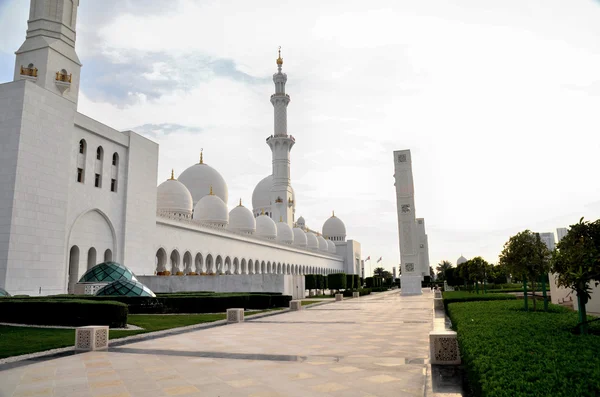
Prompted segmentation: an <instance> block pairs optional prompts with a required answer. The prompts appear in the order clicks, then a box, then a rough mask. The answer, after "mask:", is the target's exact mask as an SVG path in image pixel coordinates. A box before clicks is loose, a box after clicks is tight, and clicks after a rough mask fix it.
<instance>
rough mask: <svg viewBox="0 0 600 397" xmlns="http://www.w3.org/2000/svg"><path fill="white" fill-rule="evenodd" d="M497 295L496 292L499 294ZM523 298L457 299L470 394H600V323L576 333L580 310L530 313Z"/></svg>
mask: <svg viewBox="0 0 600 397" xmlns="http://www.w3.org/2000/svg"><path fill="white" fill-rule="evenodd" d="M494 295H497V294H494ZM522 306H523V303H522V302H520V301H519V302H513V301H495V302H467V303H452V304H450V305H449V306H448V312H449V315H450V319H451V320H452V324H453V326H454V329H455V330H456V331H457V332H458V343H459V346H460V355H461V358H462V362H463V365H464V366H465V369H466V373H467V377H468V380H469V382H468V383H469V387H470V388H471V389H472V390H471V391H470V392H471V394H470V395H473V396H485V397H513V396H553V397H585V396H590V397H591V396H599V395H600V336H598V334H600V324H599V323H598V322H595V323H592V324H593V325H592V326H591V327H590V330H591V331H592V332H596V333H598V334H596V335H575V334H574V333H572V332H571V330H572V329H573V328H574V327H575V326H576V325H577V322H578V318H577V313H576V312H573V311H570V310H568V309H566V308H563V307H560V306H557V305H552V304H551V305H549V312H547V313H545V312H540V311H538V312H531V311H530V312H525V311H524V310H522Z"/></svg>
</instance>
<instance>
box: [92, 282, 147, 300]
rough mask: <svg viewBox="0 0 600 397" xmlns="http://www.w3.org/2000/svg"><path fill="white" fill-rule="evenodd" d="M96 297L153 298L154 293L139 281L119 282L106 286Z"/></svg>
mask: <svg viewBox="0 0 600 397" xmlns="http://www.w3.org/2000/svg"><path fill="white" fill-rule="evenodd" d="M96 296H151V297H156V295H154V292H152V291H150V289H149V288H148V287H146V286H145V285H144V284H142V283H140V282H139V281H137V280H117V281H113V282H112V283H110V284H108V285H105V286H104V287H102V288H100V289H99V290H98V292H96Z"/></svg>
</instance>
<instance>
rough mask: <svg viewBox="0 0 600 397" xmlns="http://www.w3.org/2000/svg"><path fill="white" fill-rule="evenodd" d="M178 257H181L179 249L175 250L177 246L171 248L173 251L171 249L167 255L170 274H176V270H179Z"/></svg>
mask: <svg viewBox="0 0 600 397" xmlns="http://www.w3.org/2000/svg"><path fill="white" fill-rule="evenodd" d="M180 259H181V256H180V255H179V251H177V248H175V249H173V251H171V255H169V261H170V265H171V275H172V276H174V275H176V274H177V272H180V271H181V270H180V267H179V266H180Z"/></svg>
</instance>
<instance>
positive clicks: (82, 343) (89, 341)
mask: <svg viewBox="0 0 600 397" xmlns="http://www.w3.org/2000/svg"><path fill="white" fill-rule="evenodd" d="M104 349H108V327H107V326H98V325H90V326H87V327H78V328H77V329H76V330H75V350H86V351H91V350H104Z"/></svg>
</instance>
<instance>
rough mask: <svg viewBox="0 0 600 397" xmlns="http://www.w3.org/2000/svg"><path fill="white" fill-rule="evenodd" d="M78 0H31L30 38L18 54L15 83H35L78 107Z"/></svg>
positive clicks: (28, 27)
mask: <svg viewBox="0 0 600 397" xmlns="http://www.w3.org/2000/svg"><path fill="white" fill-rule="evenodd" d="M78 6H79V0H31V5H30V9H29V20H28V21H27V25H28V26H27V36H26V39H25V42H24V43H23V44H22V45H21V47H20V48H19V49H18V50H17V52H16V53H15V54H16V55H17V56H16V60H15V78H14V80H15V81H17V80H22V79H26V80H30V81H32V82H34V83H35V84H37V85H39V86H41V87H44V88H46V89H47V90H50V91H52V92H54V93H56V94H57V95H60V96H62V97H64V98H66V99H68V100H69V101H71V102H73V103H75V104H77V97H78V94H79V75H80V69H81V62H79V58H78V57H77V54H76V53H75V30H76V29H75V25H76V22H77V7H78Z"/></svg>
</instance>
